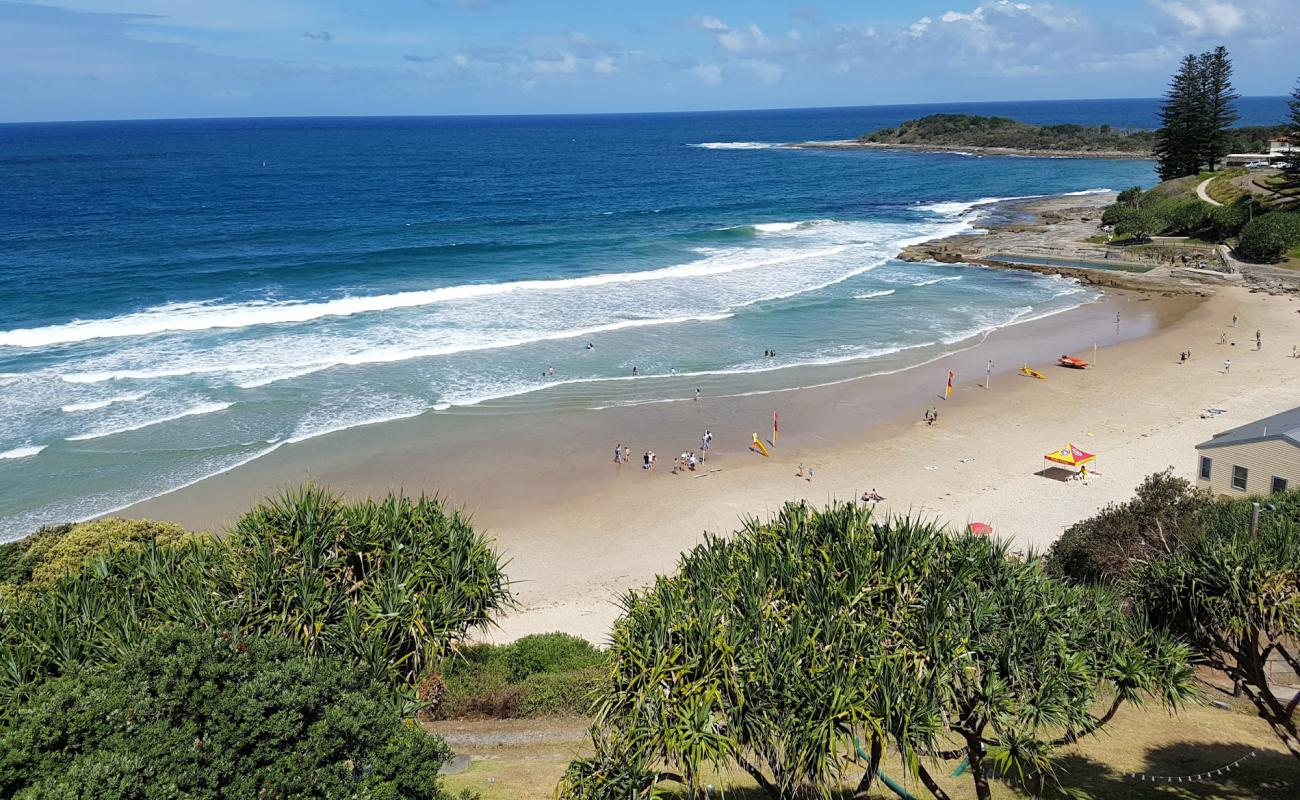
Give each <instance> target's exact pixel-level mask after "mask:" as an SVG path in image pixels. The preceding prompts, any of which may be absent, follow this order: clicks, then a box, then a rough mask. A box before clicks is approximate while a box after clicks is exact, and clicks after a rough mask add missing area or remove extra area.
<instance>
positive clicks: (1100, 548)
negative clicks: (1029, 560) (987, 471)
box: [1047, 470, 1210, 584]
mask: <svg viewBox="0 0 1300 800" xmlns="http://www.w3.org/2000/svg"><path fill="white" fill-rule="evenodd" d="M1209 503H1210V497H1209V495H1207V494H1205V493H1203V492H1201V491H1199V490H1197V489H1196V488H1195V487H1193V486H1192V484H1191V483H1189V482H1188V481H1186V480H1184V479H1182V478H1179V477H1176V476H1175V475H1174V474H1173V471H1172V470H1165V471H1164V472H1157V473H1155V474H1154V475H1149V476H1147V478H1146V479H1145V480H1143V481H1142V483H1141V484H1140V485H1139V486H1138V487H1137V491H1136V493H1135V494H1134V496H1133V499H1132V500H1128V501H1126V502H1123V503H1111V504H1110V505H1108V506H1106V507H1105V508H1103V509H1102V510H1101V511H1100V512H1098V513H1097V514H1096V515H1095V516H1092V517H1090V518H1088V519H1086V520H1083V521H1082V522H1076V523H1075V524H1073V525H1071V526H1070V527H1069V528H1066V529H1065V533H1063V534H1061V538H1059V539H1057V540H1056V541H1055V542H1053V543H1052V546H1051V548H1050V549H1049V550H1048V553H1047V568H1048V572H1049V573H1051V574H1053V575H1055V576H1057V577H1060V578H1065V579H1066V580H1069V581H1071V582H1074V583H1080V584H1087V583H1113V582H1115V581H1119V580H1122V579H1123V578H1125V577H1127V576H1128V575H1129V574H1130V573H1131V572H1132V571H1133V569H1135V568H1136V567H1139V566H1140V565H1141V564H1142V563H1144V562H1145V561H1147V560H1148V559H1150V558H1151V557H1152V556H1154V555H1155V554H1157V553H1159V552H1164V551H1166V550H1167V549H1168V548H1169V547H1170V546H1172V544H1173V543H1175V542H1177V541H1179V540H1180V539H1183V538H1185V537H1186V536H1188V535H1189V534H1191V533H1192V532H1193V531H1195V530H1196V527H1197V522H1196V515H1197V514H1198V513H1199V512H1200V511H1202V510H1203V509H1204V508H1206V507H1207V505H1208V504H1209Z"/></svg>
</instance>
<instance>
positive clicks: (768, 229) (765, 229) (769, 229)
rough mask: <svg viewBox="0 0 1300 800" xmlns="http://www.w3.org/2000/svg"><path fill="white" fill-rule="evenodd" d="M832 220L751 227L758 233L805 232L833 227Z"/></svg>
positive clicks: (766, 223)
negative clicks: (826, 226)
mask: <svg viewBox="0 0 1300 800" xmlns="http://www.w3.org/2000/svg"><path fill="white" fill-rule="evenodd" d="M834 224H835V220H833V219H805V220H800V221H798V222H760V223H758V224H757V225H753V226H752V227H753V229H754V230H756V231H758V232H759V233H790V232H791V231H801V230H807V229H809V228H815V227H818V226H821V225H834Z"/></svg>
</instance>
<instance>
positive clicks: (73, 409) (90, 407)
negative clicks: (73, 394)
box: [59, 392, 149, 414]
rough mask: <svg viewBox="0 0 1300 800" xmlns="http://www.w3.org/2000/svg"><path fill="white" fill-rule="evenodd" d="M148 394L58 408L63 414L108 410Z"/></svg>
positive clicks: (111, 398) (120, 396) (109, 398)
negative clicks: (115, 405) (110, 407)
mask: <svg viewBox="0 0 1300 800" xmlns="http://www.w3.org/2000/svg"><path fill="white" fill-rule="evenodd" d="M148 394H149V393H148V392H135V393H134V394H123V395H118V396H117V397H107V398H105V399H103V400H88V401H86V402H84V403H69V404H68V405H66V406H61V407H60V408H59V410H60V411H62V412H63V413H65V414H75V413H77V412H78V411H95V410H96V409H100V408H108V407H109V406H111V405H113V404H114V403H131V402H134V401H136V400H139V399H140V398H142V397H145V396H147V395H148Z"/></svg>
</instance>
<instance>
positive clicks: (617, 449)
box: [614, 443, 623, 464]
mask: <svg viewBox="0 0 1300 800" xmlns="http://www.w3.org/2000/svg"><path fill="white" fill-rule="evenodd" d="M614 463H615V464H622V463H623V445H622V444H621V443H620V444H616V445H614Z"/></svg>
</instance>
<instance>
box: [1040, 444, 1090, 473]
mask: <svg viewBox="0 0 1300 800" xmlns="http://www.w3.org/2000/svg"><path fill="white" fill-rule="evenodd" d="M1043 458H1045V459H1047V460H1048V461H1052V462H1055V463H1057V464H1064V465H1065V466H1067V467H1081V466H1083V465H1084V464H1087V463H1088V462H1089V461H1096V460H1097V456H1095V455H1093V454H1092V453H1085V452H1084V451H1082V450H1080V449H1079V448H1077V447H1075V446H1074V443H1073V442H1071V443H1070V444H1067V445H1066V446H1065V447H1063V448H1061V449H1060V450H1057V451H1055V452H1051V453H1048V454H1047V455H1045V456H1043Z"/></svg>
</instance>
